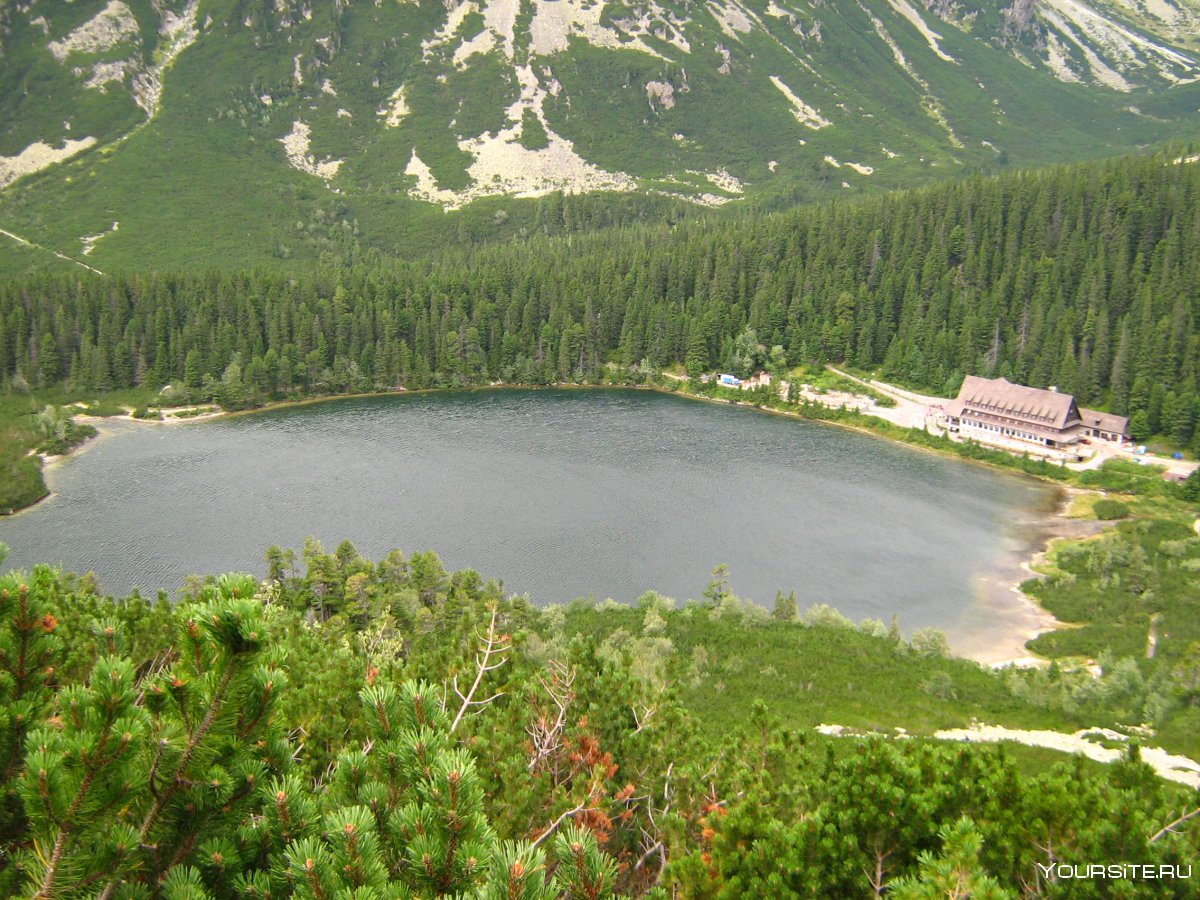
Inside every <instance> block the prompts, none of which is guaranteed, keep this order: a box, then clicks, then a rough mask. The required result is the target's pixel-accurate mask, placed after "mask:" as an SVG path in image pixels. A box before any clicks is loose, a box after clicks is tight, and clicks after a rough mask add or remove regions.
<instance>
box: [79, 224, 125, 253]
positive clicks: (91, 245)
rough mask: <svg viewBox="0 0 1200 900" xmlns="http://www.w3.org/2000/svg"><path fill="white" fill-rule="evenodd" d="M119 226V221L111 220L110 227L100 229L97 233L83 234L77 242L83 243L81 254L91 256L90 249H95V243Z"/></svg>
mask: <svg viewBox="0 0 1200 900" xmlns="http://www.w3.org/2000/svg"><path fill="white" fill-rule="evenodd" d="M120 227H121V223H120V222H113V223H112V227H110V228H107V229H105V230H104V231H101V232H100V233H99V234H88V235H84V236H83V237H81V238H80V239H79V243H81V244H82V245H83V255H84V256H91V255H92V251H93V250H95V249H96V244H97V243H99V242H100V239H101V238H103V237H107V236H108V235H110V234H112V233H113V232H114V231H116V230H117V229H118V228H120Z"/></svg>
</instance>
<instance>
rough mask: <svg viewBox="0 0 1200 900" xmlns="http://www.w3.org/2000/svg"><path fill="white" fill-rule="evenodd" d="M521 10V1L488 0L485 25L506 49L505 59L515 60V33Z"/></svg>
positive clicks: (484, 19)
mask: <svg viewBox="0 0 1200 900" xmlns="http://www.w3.org/2000/svg"><path fill="white" fill-rule="evenodd" d="M520 10H521V0H488V4H487V6H486V7H485V8H484V10H483V24H484V26H485V27H487V28H490V29H491V30H492V32H493V33H495V35H496V39H497V40H499V41H500V46H501V47H503V48H504V57H505V59H510V60H511V59H512V58H513V32H514V30H515V29H516V26H517V13H519V12H520Z"/></svg>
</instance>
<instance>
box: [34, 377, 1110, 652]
mask: <svg viewBox="0 0 1200 900" xmlns="http://www.w3.org/2000/svg"><path fill="white" fill-rule="evenodd" d="M537 387H538V386H530V385H510V384H493V385H481V386H476V387H473V388H461V389H455V390H504V389H530V388H532V389H536V388H537ZM547 387H553V388H572V389H577V390H580V389H581V390H591V389H596V388H599V389H621V390H630V389H633V390H646V391H652V392H655V393H662V394H667V395H671V396H676V397H683V398H685V399H688V400H698V401H701V402H708V403H720V404H724V405H728V406H737V407H741V408H744V409H751V410H755V411H758V412H764V413H768V414H770V415H776V416H783V417H786V418H791V419H797V420H801V421H809V422H813V421H816V422H817V423H818V424H823V425H836V426H838V427H840V428H844V429H847V430H849V431H855V432H858V433H860V434H868V435H871V436H873V437H876V438H880V439H882V440H890V439H889V438H887V437H886V436H885V435H881V434H878V433H876V432H874V431H872V430H870V429H867V428H862V427H858V426H855V425H853V424H850V423H847V422H833V421H830V422H827V421H824V420H814V419H810V418H808V417H806V416H804V415H802V414H800V413H795V412H791V411H788V410H776V409H769V408H763V407H759V406H757V405H755V404H754V403H751V402H745V401H738V400H730V399H726V398H721V397H704V396H698V395H695V394H691V393H689V392H686V391H671V390H667V389H664V388H662V387H659V386H656V385H548V386H547ZM445 390H448V389H440V388H427V389H420V390H411V391H382V392H371V393H359V394H345V395H336V396H327V397H308V398H304V399H302V400H285V401H281V402H278V403H272V404H268V405H267V406H262V407H257V408H255V409H248V410H237V411H232V412H227V411H225V410H222V409H220V408H219V407H214V408H212V411H210V412H204V413H201V414H199V415H192V416H185V417H182V418H180V417H179V416H178V413H179V412H188V411H191V410H194V409H196V407H195V406H185V407H175V408H168V409H164V410H163V413H164V418H162V419H135V418H134V417H133V416H132V415H129V414H126V415H122V416H107V417H101V416H88V415H85V414H80V415H77V416H76V417H75V418H76V419H77V420H78V421H80V422H84V423H86V424H89V425H91V426H93V427H94V428H95V429H96V431H97V433H96V435H95V436H94V437H91V438H89V439H88V440H86V441H84V442H83V443H82V444H80V445H78V446H77V447H75V448H73V449H72V450H71V451H70V452H69V453H66V454H61V455H58V456H43V457H42V472H43V475H44V477H45V479H46V487H47V488H48V489H49V493H48V494H47V495H46V496H45V497H43V498H42V499H41V500H39V501H38V502H37V503H34V504H33V505H31V506H28V507H26V508H25V509H23V510H19V511H17V512H16V513H13V514H12V515H14V516H16V515H20V514H21V513H23V512H26V511H27V510H31V509H36V508H37V507H38V506H40V505H41V504H43V503H45V502H47V501H48V500H50V499H51V498H52V497H54V496H55V492H54V486H53V484H52V483H51V481H52V477H53V474H54V472H55V470H56V469H58V468H59V467H60V466H62V465H63V464H64V463H65V462H66V461H68V460H69V459H70V458H71V457H74V456H78V455H80V454H82V453H84V452H86V451H87V450H88V449H90V448H91V447H93V446H97V445H99V444H100V443H101V442H102V441H104V440H105V439H107V438H109V437H111V436H113V435H115V434H118V433H119V432H121V431H123V430H124V429H125V428H126V427H128V426H129V425H130V424H133V425H147V426H175V425H182V424H187V423H190V422H203V421H208V420H211V419H216V418H221V417H232V416H242V415H251V414H254V413H260V412H268V411H272V410H279V409H289V408H293V407H302V406H312V405H316V404H319V403H326V402H330V401H335V400H351V399H365V398H369V397H381V396H382V397H390V396H411V395H422V394H432V393H442V392H444V391H445ZM118 423H119V424H118ZM891 442H892V443H899V444H901V445H902V446H905V447H909V448H910V449H913V450H923V451H926V452H930V453H937V454H938V455H945V454H941V453H938V451H937V450H936V448H932V447H923V446H915V445H911V444H907V443H905V442H903V441H891ZM955 458H957V459H959V461H960V462H976V463H980V464H982V465H985V466H987V465H988V464H987V463H986V462H984V461H980V460H971V459H963V458H960V457H955ZM988 468H991V469H993V470H994V471H1001V472H1003V471H1006V470H1003V469H1000V470H996V469H995V467H993V466H988ZM1008 474H1011V475H1014V477H1019V476H1020V474H1021V473H1013V472H1008ZM1026 477H1033V476H1026ZM1053 487H1054V488H1055V489H1056V490H1057V491H1058V494H1059V497H1058V500H1057V502H1056V503H1055V504H1054V507H1053V508H1052V509H1047V510H1045V511H1044V512H1042V513H1041V514H1040V515H1036V517H1035V518H1033V519H1032V520H1030V521H1025V522H1021V523H1019V524H1018V526H1017V527H1018V528H1019V529H1020V530H1021V531H1022V532H1024V536H1023V539H1022V540H1021V546H1020V548H1019V549H1017V550H1014V551H1012V552H1010V553H1008V554H1006V556H1007V558H1006V559H1005V560H1003V561H1001V562H1000V563H999V564H998V565H997V566H996V567H995V568H994V569H993V570H991V571H988V572H984V573H982V574H981V575H980V576H978V579H977V584H976V590H977V593H976V597H975V598H974V609H973V610H972V616H971V618H973V619H974V620H975V624H974V625H972V622H971V621H970V620H968V621H967V622H965V623H964V625H965V628H964V630H966V631H969V632H970V633H971V634H972V636H971V637H969V638H966V639H956V638H954V637H953V636H951V637H950V647H951V651H952V652H953V653H954V654H955V655H957V656H961V657H963V658H965V659H970V660H973V661H975V662H978V663H980V664H981V665H986V666H993V667H999V666H1003V665H1009V664H1015V665H1021V666H1035V665H1046V664H1048V662H1049V661H1048V660H1045V659H1042V658H1040V657H1037V656H1035V655H1034V654H1032V653H1030V652H1029V651H1028V650H1026V649H1025V643H1026V642H1027V641H1029V640H1032V639H1033V638H1035V637H1037V636H1038V635H1041V634H1045V633H1046V632H1049V631H1054V630H1057V629H1060V628H1067V627H1070V626H1069V625H1067V624H1065V623H1063V622H1060V621H1058V620H1057V619H1055V618H1054V616H1053V615H1051V614H1050V613H1049V612H1047V611H1046V610H1045V609H1043V608H1042V607H1041V606H1040V605H1039V604H1038V603H1037V602H1036V601H1035V600H1034V599H1033V598H1031V597H1029V596H1027V595H1026V594H1024V593H1023V592H1022V591H1021V590H1020V584H1021V583H1022V582H1023V581H1025V580H1026V579H1028V578H1031V577H1035V576H1036V575H1037V572H1035V571H1034V569H1033V567H1034V566H1035V565H1037V563H1038V561H1039V560H1040V559H1041V558H1042V557H1043V556H1044V554H1045V552H1046V550H1047V549H1048V547H1049V545H1050V543H1051V542H1052V541H1054V540H1056V539H1059V538H1065V539H1074V538H1079V537H1086V536H1088V535H1090V534H1095V533H1096V532H1097V531H1099V530H1100V529H1101V528H1103V527H1104V525H1105V524H1106V523H1102V522H1096V521H1094V520H1090V519H1074V518H1070V517H1069V516H1068V515H1067V513H1068V512H1069V510H1070V507H1071V503H1072V501H1073V500H1074V498H1075V497H1076V496H1077V495H1078V494H1080V493H1085V492H1084V491H1081V490H1079V489H1078V488H1071V487H1067V486H1064V485H1054V486H1053Z"/></svg>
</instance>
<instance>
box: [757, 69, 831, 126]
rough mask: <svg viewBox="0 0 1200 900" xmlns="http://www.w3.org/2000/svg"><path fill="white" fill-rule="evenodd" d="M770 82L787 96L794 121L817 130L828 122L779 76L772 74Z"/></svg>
mask: <svg viewBox="0 0 1200 900" xmlns="http://www.w3.org/2000/svg"><path fill="white" fill-rule="evenodd" d="M771 84H773V85H775V87H776V88H778V89H779V92H780V93H781V94H783V96H785V97H787V99H788V102H789V103H790V104H791V105H792V115H793V116H795V117H796V121H797V122H799V123H800V124H801V125H803V126H805V127H806V128H811V129H812V130H813V131H819V130H820V129H822V128H825V127H827V126H828V125H829V124H830V123H829V120H828V119H826V118H825V117H824V116H822V115H821V113H820V111H819V110H817V109H816V108H815V107H812V106H809V105H808V104H807V103H805V102H804V101H803V100H801V99H800V98H799V97H797V96H796V94H795V93H794V92H793V91H792V89H791V88H790V87H788V86H787V85H786V84H784V83H783V81H782V80H780V78H779V76H777V75H772V76H771Z"/></svg>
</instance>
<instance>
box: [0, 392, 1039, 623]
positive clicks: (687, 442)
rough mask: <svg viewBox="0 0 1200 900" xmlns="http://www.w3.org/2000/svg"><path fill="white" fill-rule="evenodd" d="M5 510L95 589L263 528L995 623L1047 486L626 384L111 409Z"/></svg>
mask: <svg viewBox="0 0 1200 900" xmlns="http://www.w3.org/2000/svg"><path fill="white" fill-rule="evenodd" d="M110 427H111V428H112V429H113V431H114V433H113V434H111V435H110V436H108V437H106V438H104V439H102V440H101V441H99V442H98V443H97V444H95V445H94V446H92V447H91V448H90V449H88V450H86V452H84V453H82V454H80V455H79V456H77V457H74V458H70V459H68V460H66V461H65V462H64V463H63V464H62V465H61V466H59V467H57V468H56V469H54V470H53V472H52V473H51V476H50V486H51V488H52V489H53V490H54V496H53V497H52V498H50V499H49V500H48V501H46V502H44V503H43V504H41V505H39V506H38V507H36V508H34V509H32V510H29V511H27V512H25V513H22V514H20V515H18V516H15V517H13V518H11V519H8V520H4V521H0V541H3V542H5V543H7V544H8V545H9V546H10V547H11V548H12V554H11V557H10V559H9V564H10V565H11V566H17V567H27V566H29V565H31V564H32V563H34V562H39V561H44V562H52V563H61V564H63V565H65V566H67V567H69V568H71V569H75V570H78V571H86V570H94V571H95V572H96V573H97V574H98V575H99V577H100V580H101V583H102V584H103V586H104V587H105V589H106V590H108V591H109V592H113V593H123V592H127V591H128V590H129V589H130V588H133V587H135V586H136V587H139V588H141V589H143V590H153V589H157V588H160V587H162V588H166V589H174V588H176V587H178V586H179V585H180V584H181V583H182V581H183V579H184V578H185V576H187V575H188V574H189V573H193V572H205V573H208V572H222V571H230V570H244V571H252V572H255V573H258V574H260V575H261V574H262V573H263V572H264V569H265V567H264V563H263V550H264V549H265V548H266V547H268V546H269V545H271V544H279V545H281V546H285V547H286V546H292V547H296V548H299V547H300V546H301V545H302V543H303V541H304V538H305V537H306V536H308V535H315V536H316V537H318V538H319V539H320V540H321V541H323V542H324V544H325V546H326V548H327V549H329V550H332V549H333V548H334V547H335V546H336V545H337V544H338V542H340V541H341V540H342V539H343V538H349V539H350V540H351V541H353V542H354V543H355V545H356V546H357V547H358V549H359V551H360V552H362V553H363V554H364V555H367V556H371V557H378V556H380V555H382V554H383V553H385V552H386V551H387V550H388V549H390V548H392V547H400V548H402V549H404V550H405V551H411V550H420V549H435V550H437V551H438V552H439V553H440V554H441V556H442V558H443V560H444V561H445V563H446V565H447V567H451V568H461V567H471V568H474V569H477V570H478V571H480V572H481V573H482V574H484V575H485V576H489V577H497V578H501V579H503V581H504V584H505V586H506V588H507V589H509V590H511V591H515V592H521V593H526V592H527V593H529V594H530V596H531V597H532V598H533V599H534V601H535V602H538V603H547V602H553V601H563V600H567V599H570V598H572V597H576V596H582V595H587V594H593V595H594V596H596V597H597V598H603V597H614V598H616V599H618V600H623V601H629V600H632V599H634V598H636V597H637V596H638V595H639V594H640V593H642V592H643V591H644V590H646V589H648V588H654V589H656V590H659V591H661V592H663V593H666V594H669V595H672V596H675V597H677V598H679V599H681V600H682V599H684V598H687V597H698V596H700V592H701V591H702V590H703V588H704V585H705V584H706V582H707V581H708V575H709V571H710V570H711V569H712V567H713V566H714V565H715V564H717V563H722V562H723V563H727V564H728V565H729V567H730V569H731V571H732V579H731V583H732V586H733V588H734V589H735V590H736V591H738V592H739V593H740V594H742V595H744V596H745V595H748V596H750V597H753V598H754V599H755V600H758V601H760V602H763V603H765V604H767V605H769V604H770V603H771V602H772V600H773V598H774V596H775V592H776V590H778V589H784V590H795V591H796V594H797V597H798V598H799V599H800V602H801V607H802V608H803V607H804V606H806V605H808V604H810V603H816V602H826V603H831V604H833V605H836V606H837V607H839V608H840V609H842V610H843V611H844V612H845V613H847V614H848V615H850V616H852V617H853V618H855V619H858V618H861V617H865V616H872V617H879V618H882V619H884V620H885V621H886V620H887V619H889V618H890V617H891V615H892V614H893V613H899V615H900V620H901V623H902V624H903V625H904V626H905V629H906V630H910V629H912V628H916V627H920V626H923V625H938V626H940V627H943V628H946V629H947V630H948V631H950V632H951V634H952V635H953V634H954V633H955V632H956V631H962V630H963V629H968V630H971V631H979V630H980V629H983V628H986V627H987V621H986V618H987V617H986V616H984V615H982V614H981V607H980V606H979V604H978V603H977V594H978V591H979V588H978V579H979V577H980V576H981V574H983V573H986V572H989V571H994V570H995V569H996V567H997V565H998V564H999V561H1000V560H1002V559H1003V558H1005V557H1006V555H1007V556H1008V557H1009V558H1011V555H1012V554H1013V553H1014V552H1016V550H1017V549H1018V548H1019V547H1020V545H1021V541H1022V539H1023V536H1022V534H1021V533H1020V531H1021V529H1020V528H1018V527H1014V523H1019V522H1021V521H1027V520H1028V519H1029V518H1030V517H1031V516H1033V515H1034V511H1035V510H1037V509H1038V508H1041V507H1044V506H1045V504H1046V502H1047V497H1048V494H1047V491H1046V490H1045V489H1043V488H1041V487H1040V486H1038V485H1036V484H1035V483H1033V482H1030V481H1027V480H1023V479H1018V478H1016V477H1011V476H1007V475H1002V474H997V473H994V472H991V471H988V470H985V469H983V468H980V467H976V466H972V465H968V464H964V463H960V462H957V461H954V460H950V459H943V458H941V457H938V456H935V455H933V454H929V453H922V452H918V451H914V450H911V449H907V448H904V447H899V446H895V445H893V444H890V443H888V442H886V441H883V440H880V439H877V438H873V437H871V436H867V435H862V434H858V433H854V432H848V431H844V430H842V429H838V428H833V427H829V426H821V425H816V424H810V423H805V422H798V421H794V420H790V419H783V418H779V417H775V416H768V415H763V414H759V413H755V412H752V411H749V410H745V409H737V408H732V407H727V406H718V405H709V404H702V403H695V402H691V401H686V400H683V399H679V398H674V397H668V396H661V395H655V394H649V393H641V392H634V391H554V390H546V391H517V390H503V391H481V392H474V393H453V394H440V395H424V396H418V395H413V396H408V397H403V396H398V397H382V398H372V399H365V400H345V401H336V402H330V403H323V404H318V405H314V406H307V407H298V408H292V409H281V410H276V411H271V412H265V413H257V414H253V415H247V416H240V417H236V418H231V419H219V420H214V421H211V422H201V423H192V424H186V425H175V426H148V425H139V424H132V423H117V424H115V425H113V426H110Z"/></svg>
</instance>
